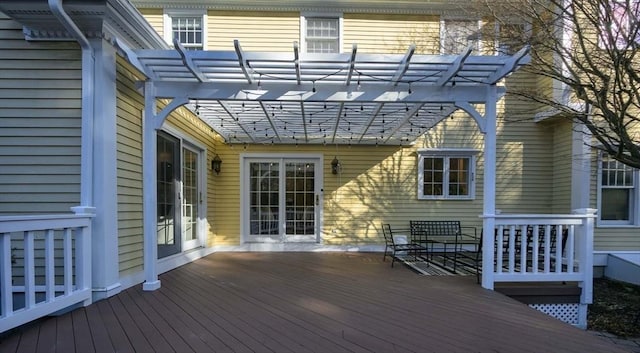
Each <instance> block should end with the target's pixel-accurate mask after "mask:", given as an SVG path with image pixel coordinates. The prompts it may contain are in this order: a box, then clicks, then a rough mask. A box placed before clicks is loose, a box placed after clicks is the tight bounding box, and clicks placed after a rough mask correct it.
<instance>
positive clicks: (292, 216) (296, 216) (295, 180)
mask: <svg viewBox="0 0 640 353" xmlns="http://www.w3.org/2000/svg"><path fill="white" fill-rule="evenodd" d="M314 168H315V166H314V164H313V163H308V162H289V163H287V164H286V180H285V185H286V196H285V200H286V229H285V232H286V234H287V235H288V236H294V237H293V239H296V237H295V236H300V235H306V236H309V235H313V236H314V235H315V197H314V196H315V191H314V188H313V185H314V182H315V178H314ZM314 239H315V238H314V237H310V238H309V239H308V240H314Z"/></svg>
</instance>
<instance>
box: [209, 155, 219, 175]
mask: <svg viewBox="0 0 640 353" xmlns="http://www.w3.org/2000/svg"><path fill="white" fill-rule="evenodd" d="M221 166H222V159H220V156H218V154H217V153H216V155H215V156H213V159H212V160H211V170H213V171H214V172H216V174H220V167H221Z"/></svg>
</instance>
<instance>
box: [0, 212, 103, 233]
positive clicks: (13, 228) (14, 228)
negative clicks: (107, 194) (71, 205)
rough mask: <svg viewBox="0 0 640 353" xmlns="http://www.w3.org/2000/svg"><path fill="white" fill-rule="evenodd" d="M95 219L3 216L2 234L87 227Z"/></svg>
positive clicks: (86, 217) (80, 216) (88, 216)
mask: <svg viewBox="0 0 640 353" xmlns="http://www.w3.org/2000/svg"><path fill="white" fill-rule="evenodd" d="M93 217H94V216H93V215H87V214H82V215H76V214H53V215H25V216H1V217H0V233H10V232H21V231H38V230H45V229H60V228H70V227H87V226H89V225H90V222H91V218H93Z"/></svg>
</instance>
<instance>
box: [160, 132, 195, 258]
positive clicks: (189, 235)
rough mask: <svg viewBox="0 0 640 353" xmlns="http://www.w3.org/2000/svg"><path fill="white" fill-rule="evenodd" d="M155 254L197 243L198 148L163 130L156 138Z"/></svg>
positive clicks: (166, 252) (167, 254)
mask: <svg viewBox="0 0 640 353" xmlns="http://www.w3.org/2000/svg"><path fill="white" fill-rule="evenodd" d="M157 153H158V154H157V156H158V157H157V160H158V162H157V185H158V186H157V192H158V194H157V196H158V215H157V217H158V221H157V224H158V229H157V233H158V258H163V257H167V256H170V255H174V254H177V253H179V252H181V251H184V250H189V249H192V248H194V247H197V246H199V245H200V242H201V241H200V238H201V237H200V233H201V232H200V229H201V227H200V222H201V221H200V220H201V218H202V217H201V212H202V192H201V186H200V173H201V171H200V169H201V168H200V155H201V151H200V150H198V149H196V148H193V147H191V146H189V145H188V144H186V143H184V142H181V141H180V140H179V139H178V138H176V137H174V136H172V135H170V134H167V133H165V132H159V133H158V142H157Z"/></svg>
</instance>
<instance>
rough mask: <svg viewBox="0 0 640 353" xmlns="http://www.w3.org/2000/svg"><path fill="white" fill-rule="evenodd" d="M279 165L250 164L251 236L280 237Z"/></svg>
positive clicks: (273, 163) (266, 163)
mask: <svg viewBox="0 0 640 353" xmlns="http://www.w3.org/2000/svg"><path fill="white" fill-rule="evenodd" d="M279 165H280V164H279V163H275V162H264V163H250V164H249V179H250V181H249V186H250V188H249V203H250V204H249V211H250V212H249V227H250V233H251V235H278V234H280V232H279V222H278V217H279V214H278V212H279V208H280V205H279V197H278V192H279V178H280V176H279V174H280V173H279Z"/></svg>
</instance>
